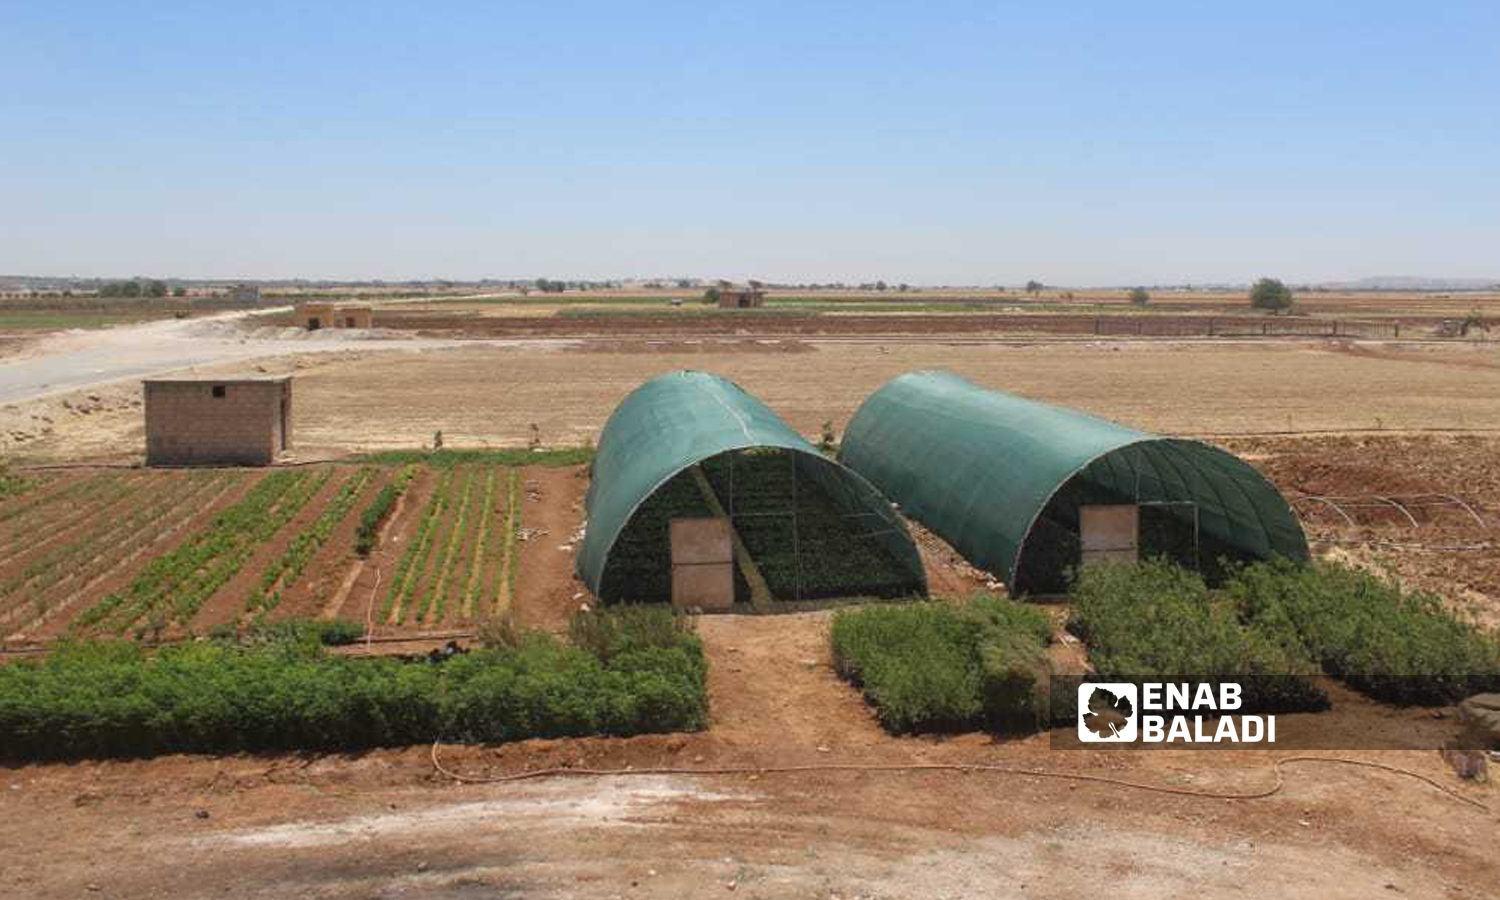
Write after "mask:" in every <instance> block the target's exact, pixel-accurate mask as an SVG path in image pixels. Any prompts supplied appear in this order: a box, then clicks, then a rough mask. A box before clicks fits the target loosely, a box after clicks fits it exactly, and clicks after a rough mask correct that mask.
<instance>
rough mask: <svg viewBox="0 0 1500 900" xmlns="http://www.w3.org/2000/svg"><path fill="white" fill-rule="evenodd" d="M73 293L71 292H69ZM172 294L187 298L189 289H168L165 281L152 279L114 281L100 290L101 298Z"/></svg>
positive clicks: (179, 286)
mask: <svg viewBox="0 0 1500 900" xmlns="http://www.w3.org/2000/svg"><path fill="white" fill-rule="evenodd" d="M67 293H71V292H67ZM168 294H171V295H172V296H173V297H186V296H187V288H185V287H182V286H181V285H178V286H177V287H175V288H173V287H168V286H167V283H166V282H165V281H159V280H156V279H152V280H151V281H140V280H132V281H112V282H110V283H109V284H106V285H103V286H101V287H100V288H99V296H101V297H132V298H133V297H165V296H167V295H168Z"/></svg>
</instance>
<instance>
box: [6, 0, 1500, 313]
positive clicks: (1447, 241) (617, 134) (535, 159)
mask: <svg viewBox="0 0 1500 900" xmlns="http://www.w3.org/2000/svg"><path fill="white" fill-rule="evenodd" d="M0 83H3V84H4V86H5V87H4V89H3V91H0V272H5V273H11V274H17V273H29V274H81V275H127V274H150V275H163V276H168V275H181V276H196V277H267V278H274V277H294V276H305V277H336V278H391V279H394V278H406V277H453V278H475V277H482V276H494V277H534V276H538V275H543V276H549V277H597V278H604V277H627V276H632V275H669V274H684V275H702V276H709V277H718V276H725V277H735V278H744V277H759V278H763V279H768V280H798V281H800V280H818V281H824V280H834V279H841V280H854V281H858V280H867V279H875V278H884V279H886V280H888V281H892V282H895V281H909V282H913V283H951V284H973V283H992V282H1003V283H1017V282H1019V281H1025V280H1026V279H1028V278H1032V277H1035V278H1040V279H1042V280H1044V281H1046V282H1048V283H1055V284H1074V285H1086V284H1132V283H1137V282H1141V283H1157V282H1182V281H1199V282H1201V281H1219V280H1245V279H1249V278H1253V277H1255V276H1258V275H1261V274H1272V275H1279V276H1282V277H1286V278H1288V279H1293V280H1321V279H1341V278H1349V277H1358V276H1364V275H1438V276H1450V277H1500V4H1497V3H1495V2H1493V0H1489V2H1472V3H1464V2H1452V3H1445V2H1430V3H1412V2H1409V0H1408V2H1395V3H1392V2H1359V3H1356V2H1349V3H1315V2H1299V3H1282V2H1259V3H1234V4H1229V3H1192V4H1188V3H1181V4H1144V5H1143V4H1122V3H1113V2H1112V3H1068V4H1045V3H1036V2H1028V3H996V2H990V3H943V2H925V3H910V2H908V3H885V2H869V0H865V2H859V3H852V2H851V3H805V2H804V3H775V2H742V3H732V4H717V3H706V2H695V3H677V2H660V3H652V4H623V3H608V4H607V3H572V2H531V3H441V2H429V3H422V4H415V3H414V4H390V3H379V2H364V3H358V4H355V3H331V2H329V3H324V2H318V3H296V4H290V3H279V2H261V0H257V2H254V3H236V4H230V3H222V2H214V0H206V2H200V3H177V2H166V0H163V2H153V3H139V4H138V3H128V4H127V3H117V2H89V0H75V2H60V3H40V2H22V0H12V2H7V3H4V4H3V5H0Z"/></svg>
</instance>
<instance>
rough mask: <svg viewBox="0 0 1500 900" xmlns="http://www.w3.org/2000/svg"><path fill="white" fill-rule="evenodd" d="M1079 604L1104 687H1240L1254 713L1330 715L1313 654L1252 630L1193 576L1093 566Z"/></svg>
mask: <svg viewBox="0 0 1500 900" xmlns="http://www.w3.org/2000/svg"><path fill="white" fill-rule="evenodd" d="M1072 602H1073V619H1072V623H1071V624H1072V627H1073V629H1074V630H1075V631H1076V632H1077V633H1078V635H1079V637H1080V638H1082V639H1083V640H1084V642H1085V643H1087V644H1088V647H1089V660H1090V662H1091V663H1092V664H1093V667H1094V669H1095V670H1096V671H1097V672H1098V673H1099V678H1100V680H1101V681H1125V682H1133V683H1137V684H1139V683H1141V682H1148V681H1150V682H1164V683H1170V682H1201V683H1208V684H1214V685H1217V684H1219V683H1220V682H1238V683H1239V684H1240V686H1241V688H1242V690H1243V695H1242V696H1243V698H1244V708H1245V711H1247V712H1255V711H1269V712H1276V711H1281V712H1286V711H1293V710H1312V709H1324V708H1326V707H1327V706H1328V697H1327V695H1326V694H1325V693H1323V691H1322V689H1320V688H1318V687H1317V686H1316V685H1315V684H1314V683H1313V678H1314V677H1315V676H1316V675H1317V666H1316V665H1314V663H1313V661H1312V659H1311V658H1310V657H1309V656H1308V654H1307V653H1306V652H1305V651H1304V650H1303V649H1302V648H1301V647H1299V646H1296V645H1295V644H1288V643H1287V642H1286V641H1285V640H1283V639H1282V636H1281V635H1279V634H1277V633H1274V632H1267V631H1265V630H1263V629H1260V628H1254V627H1247V626H1246V625H1245V624H1243V623H1242V622H1241V621H1240V619H1239V616H1238V615H1237V612H1236V609H1235V607H1234V606H1233V605H1232V604H1229V603H1226V602H1222V601H1216V600H1215V598H1214V597H1213V596H1212V595H1211V594H1210V593H1209V589H1208V586H1207V585H1206V584H1204V582H1203V579H1202V578H1201V577H1199V576H1198V575H1197V574H1196V573H1193V572H1189V571H1187V570H1185V569H1181V568H1178V567H1177V566H1174V565H1172V564H1171V563H1168V562H1164V561H1161V560H1155V561H1151V562H1145V563H1141V564H1138V565H1101V566H1089V567H1086V568H1084V569H1082V570H1080V571H1079V574H1078V577H1077V579H1076V580H1075V582H1074V586H1073V592H1072Z"/></svg>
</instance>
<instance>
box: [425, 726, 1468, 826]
mask: <svg viewBox="0 0 1500 900" xmlns="http://www.w3.org/2000/svg"><path fill="white" fill-rule="evenodd" d="M441 743H442V741H441V739H440V740H436V741H433V742H432V766H433V768H434V769H436V770H437V771H438V773H439V774H441V775H445V776H447V777H448V778H451V779H453V780H454V781H458V782H461V783H464V784H507V783H510V782H516V781H529V780H532V779H536V778H554V777H563V776H572V777H614V776H619V775H788V774H799V773H805V772H956V773H960V774H968V773H975V772H978V773H982V774H997V775H1022V776H1026V777H1028V778H1058V779H1062V780H1064V781H1082V782H1088V783H1091V784H1107V785H1112V786H1114V787H1123V788H1130V789H1132V790H1138V791H1152V792H1155V793H1159V794H1176V795H1179V796H1183V797H1196V798H1199V799H1203V800H1263V799H1265V798H1267V797H1271V796H1274V795H1275V794H1278V793H1280V792H1281V789H1282V788H1283V787H1285V786H1286V778H1285V776H1284V775H1283V773H1282V771H1281V768H1282V766H1284V765H1287V764H1288V763H1298V762H1321V763H1335V764H1340V765H1346V766H1360V767H1364V768H1369V769H1379V770H1381V771H1384V772H1391V773H1394V774H1396V775H1405V776H1406V777H1408V778H1415V779H1417V780H1418V781H1421V782H1422V783H1424V784H1426V785H1428V786H1429V787H1431V788H1433V789H1435V790H1437V791H1439V792H1441V793H1442V794H1444V795H1446V796H1447V797H1449V798H1451V799H1453V800H1457V801H1458V802H1460V803H1465V804H1468V805H1469V806H1472V807H1475V808H1476V809H1479V810H1482V811H1484V812H1486V813H1488V812H1490V808H1489V807H1488V806H1486V805H1485V804H1483V803H1481V802H1480V801H1478V800H1475V799H1474V798H1472V797H1465V796H1464V795H1463V794H1460V793H1458V792H1457V791H1454V790H1452V789H1451V788H1447V787H1444V786H1443V785H1441V784H1439V783H1438V782H1437V781H1435V780H1433V779H1432V778H1429V777H1427V776H1426V775H1422V774H1420V773H1418V772H1413V771H1411V770H1409V769H1403V768H1400V767H1399V766H1392V765H1387V764H1386V763H1380V762H1373V761H1370V760H1363V759H1346V758H1344V757H1340V756H1317V755H1308V754H1304V755H1299V756H1283V757H1280V758H1278V759H1275V760H1273V761H1272V763H1271V771H1272V772H1273V773H1274V774H1275V776H1276V783H1275V784H1273V785H1271V786H1270V787H1268V788H1264V789H1262V790H1258V791H1245V792H1230V791H1193V790H1187V789H1185V788H1177V787H1171V786H1170V785H1163V784H1146V783H1144V782H1140V781H1128V780H1126V779H1123V778H1112V777H1110V776H1108V775H1089V774H1086V773H1083V772H1056V771H1053V770H1050V769H1031V768H1025V767H1018V766H998V765H992V764H986V763H813V764H809V765H800V766H723V767H713V768H700V769H688V768H679V767H676V766H665V767H656V768H644V769H635V768H632V769H570V768H551V769H536V770H533V771H529V772H517V773H515V774H511V775H484V776H471V775H462V774H459V773H457V772H454V771H452V770H450V769H448V768H446V767H444V766H443V764H442V761H441V760H439V759H438V747H439V746H440V745H441Z"/></svg>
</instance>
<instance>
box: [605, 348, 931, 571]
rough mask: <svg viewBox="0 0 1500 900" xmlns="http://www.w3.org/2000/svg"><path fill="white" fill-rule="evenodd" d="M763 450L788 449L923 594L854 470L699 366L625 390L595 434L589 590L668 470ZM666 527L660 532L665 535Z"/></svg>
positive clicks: (876, 501)
mask: <svg viewBox="0 0 1500 900" xmlns="http://www.w3.org/2000/svg"><path fill="white" fill-rule="evenodd" d="M751 448H773V449H779V450H784V451H789V452H791V453H792V454H794V455H795V456H794V458H795V460H796V468H797V471H798V472H799V473H800V474H801V475H802V477H805V478H807V479H809V480H810V481H812V482H815V483H816V484H817V485H818V487H819V488H820V489H821V491H822V492H823V496H825V497H827V498H829V501H830V502H832V503H834V504H836V506H837V508H839V509H840V510H842V511H844V512H845V513H846V514H847V515H848V517H849V521H850V522H851V523H853V527H857V528H858V529H859V531H860V532H861V533H863V534H865V535H868V536H869V539H871V540H875V541H877V542H879V544H880V546H881V547H883V548H884V550H885V551H886V552H888V553H890V554H891V555H892V556H893V557H894V558H895V559H896V560H897V561H898V563H899V565H900V566H901V567H902V568H903V569H904V570H905V571H907V572H908V573H909V574H910V576H911V580H912V584H913V585H914V586H915V588H916V590H917V591H918V592H921V593H925V591H926V579H925V575H924V572H923V569H922V562H921V557H920V555H919V554H918V552H917V549H916V545H915V544H914V543H912V540H911V535H910V534H909V533H908V532H907V530H906V526H905V523H904V522H903V521H902V520H901V517H900V516H899V515H897V514H896V513H895V511H894V510H893V509H892V508H891V505H890V503H888V502H887V501H886V500H885V498H884V497H882V496H881V495H880V493H879V492H878V491H876V490H875V489H874V488H873V487H871V486H870V485H869V484H868V483H867V482H866V481H865V480H864V479H863V478H861V477H860V476H859V475H857V474H855V473H854V472H851V471H850V470H849V469H847V468H845V467H844V466H841V465H839V464H838V463H836V462H834V461H833V460H830V459H827V458H826V457H824V456H823V455H822V454H821V453H819V452H818V450H817V448H815V447H814V446H813V445H812V444H810V443H808V441H807V440H806V439H805V438H803V437H802V435H800V434H798V433H797V432H796V431H794V430H792V428H791V426H789V425H787V424H786V422H784V421H782V419H781V418H780V417H779V416H777V415H776V414H775V413H774V412H772V411H771V410H770V409H769V408H768V407H767V406H766V405H765V404H763V403H761V402H760V401H759V400H757V399H756V398H754V397H752V396H750V395H749V394H747V393H746V392H745V391H744V390H743V389H742V388H740V387H739V385H736V384H734V383H733V382H731V381H728V380H725V379H723V378H719V377H717V376H714V375H710V374H708V373H706V372H690V371H684V372H673V373H670V374H667V375H662V376H659V377H657V378H653V379H652V380H650V381H648V382H646V383H645V384H643V385H641V386H640V387H639V388H637V389H636V390H635V391H633V392H631V394H630V395H629V396H627V397H626V398H625V399H624V400H622V401H621V402H620V405H619V406H618V407H617V408H616V409H615V411H614V413H613V414H611V415H610V417H609V421H608V422H606V423H605V425H604V430H603V432H602V433H601V434H600V436H599V446H598V450H597V453H596V454H595V456H594V463H593V467H592V470H591V473H590V474H591V481H590V483H589V490H588V495H587V496H586V498H585V501H584V503H585V508H586V510H587V515H588V523H587V528H586V530H585V532H584V537H583V543H582V545H581V546H580V548H579V551H578V556H577V560H576V568H577V571H578V575H579V577H580V578H582V579H583V581H584V583H585V584H586V585H588V587H589V589H590V590H592V591H593V592H594V593H595V594H596V595H598V596H603V593H602V591H601V585H602V584H603V583H604V581H605V578H604V576H605V570H606V568H607V567H608V566H609V565H610V558H609V557H610V553H611V552H612V551H613V550H614V548H615V544H616V541H617V540H618V539H619V537H620V535H621V533H622V532H623V531H624V530H625V529H626V526H627V525H629V524H630V521H631V518H632V516H634V515H635V514H636V512H637V511H638V510H639V509H640V508H641V506H642V505H643V504H644V503H645V502H646V501H647V500H648V499H650V498H651V496H652V495H653V494H654V493H655V492H656V491H658V490H659V489H661V488H662V487H663V486H665V485H666V484H667V483H668V482H670V481H672V479H673V478H674V477H675V476H677V475H678V474H680V473H682V472H684V471H686V470H687V469H689V468H690V467H692V466H694V465H696V464H698V463H701V462H704V461H705V460H709V459H712V458H713V457H716V456H719V455H721V454H724V453H729V452H731V451H737V450H747V449H751ZM666 539H667V538H666V534H665V533H663V534H662V540H663V541H665V540H666Z"/></svg>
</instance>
